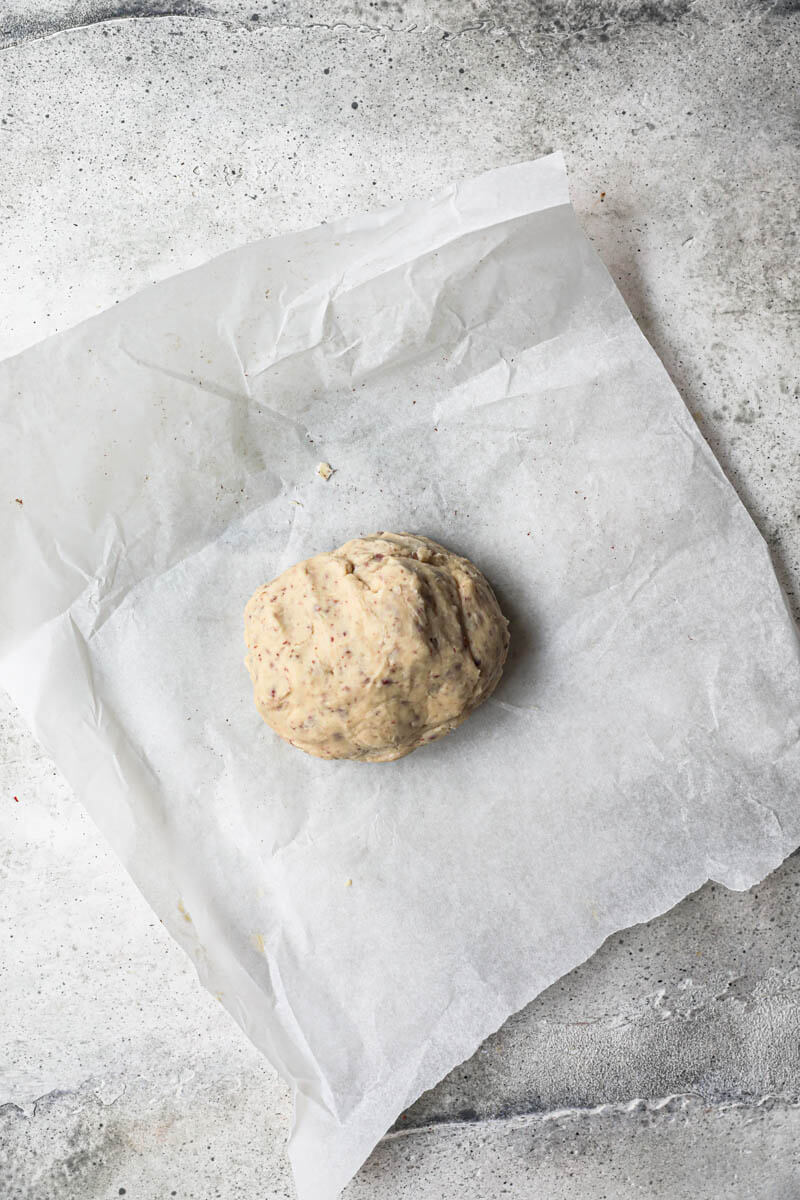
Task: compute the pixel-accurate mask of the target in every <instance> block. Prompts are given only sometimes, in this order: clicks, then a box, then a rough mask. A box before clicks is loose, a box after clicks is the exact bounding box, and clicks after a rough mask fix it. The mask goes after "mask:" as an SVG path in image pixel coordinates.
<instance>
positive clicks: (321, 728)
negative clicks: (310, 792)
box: [245, 533, 509, 762]
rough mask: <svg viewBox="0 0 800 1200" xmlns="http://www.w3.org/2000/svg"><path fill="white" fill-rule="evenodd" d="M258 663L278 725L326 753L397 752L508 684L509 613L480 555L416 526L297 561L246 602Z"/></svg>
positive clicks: (250, 660)
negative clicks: (503, 680) (461, 551)
mask: <svg viewBox="0 0 800 1200" xmlns="http://www.w3.org/2000/svg"><path fill="white" fill-rule="evenodd" d="M245 642H246V644H247V650H248V653H247V658H246V660H245V661H246V664H247V669H248V671H249V672H250V676H251V678H252V680H253V689H254V697H255V703H256V707H257V709H258V711H259V713H260V714H261V716H262V717H263V718H264V720H265V721H266V722H267V724H268V725H269V726H270V727H271V728H272V729H274V731H275V732H276V733H277V734H279V735H280V737H282V738H284V739H285V740H286V741H288V742H291V744H292V745H293V746H297V747H299V748H300V749H301V750H305V751H306V753H308V754H313V755H316V756H317V757H319V758H351V759H359V760H361V761H363V762H388V761H390V760H393V759H397V758H402V757H403V756H404V755H406V754H410V753H411V751H412V750H416V749H417V748H418V747H419V746H422V745H424V744H425V743H427V742H432V741H434V740H436V739H437V738H440V737H443V736H444V735H445V734H446V733H449V732H450V731H451V730H452V729H455V727H456V726H457V725H459V724H460V723H461V722H462V721H463V720H465V718H466V717H468V716H469V715H470V713H471V712H473V711H474V709H475V708H477V706H478V705H479V704H481V703H482V702H483V701H484V700H485V699H486V698H487V697H488V696H489V695H490V694H491V693H492V692H493V691H494V689H495V688H496V686H497V684H498V682H499V680H500V676H501V674H502V670H503V664H504V662H505V659H506V654H507V652H508V643H509V635H508V622H507V621H506V619H505V617H504V616H503V614H502V612H501V611H500V606H499V604H498V603H497V599H496V598H495V595H494V592H493V591H492V589H491V587H490V585H489V583H488V582H487V580H486V579H485V578H484V576H483V575H482V574H481V572H480V571H479V570H478V568H477V567H476V566H475V565H474V564H473V563H471V562H470V561H469V560H468V559H466V558H462V557H461V556H460V555H457V554H453V553H451V551H449V550H446V549H445V548H444V547H443V546H440V545H438V544H437V543H436V542H432V541H430V540H429V539H428V538H425V537H417V536H414V535H412V534H408V533H399V534H398V533H378V534H375V535H374V536H372V537H366V538H356V539H354V540H353V541H350V542H347V543H345V545H344V546H341V547H340V548H339V549H338V550H334V551H332V552H330V553H327V554H318V555H316V556H315V557H313V558H308V559H306V560H305V561H304V562H300V563H297V564H295V566H293V567H290V568H289V569H288V570H286V571H284V572H283V574H282V575H279V576H278V578H277V579H274V580H273V581H272V582H271V583H267V584H265V585H264V586H263V587H260V588H258V590H257V591H256V592H255V593H254V594H253V596H251V598H250V600H249V601H248V604H247V607H246V608H245Z"/></svg>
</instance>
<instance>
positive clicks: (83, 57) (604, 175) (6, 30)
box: [0, 0, 800, 1200]
mask: <svg viewBox="0 0 800 1200" xmlns="http://www.w3.org/2000/svg"><path fill="white" fill-rule="evenodd" d="M798 42H800V13H799V12H798V11H797V5H796V4H793V3H790V2H787V0H775V2H772V3H770V2H765V0H730V2H728V3H723V2H722V0H692V2H690V0H662V2H658V0H598V2H597V3H591V2H590V0H571V2H566V0H565V2H564V3H558V2H557V0H539V2H538V3H527V4H526V3H517V2H514V0H485V2H482V0H472V2H468V0H452V2H450V3H447V2H446V0H433V2H432V3H425V0H374V2H368V3H359V2H357V0H350V2H348V3H335V2H334V0H319V2H316V0H307V3H300V2H299V0H267V2H262V0H252V2H249V3H244V0H207V2H206V3H202V4H201V3H193V2H192V0H178V2H176V3H172V4H170V3H169V2H168V0H163V2H161V0H141V2H138V3H137V2H135V0H116V2H115V0H80V2H75V0H43V2H40V3H37V2H35V0H2V3H0V47H2V48H1V49H0V278H2V280H3V286H2V289H0V354H8V353H12V352H14V351H15V350H18V349H21V348H22V347H24V346H26V345H29V344H30V343H31V342H33V341H36V340H37V339H39V338H40V337H42V336H44V335H46V334H48V333H50V332H53V331H55V330H57V329H62V328H64V327H65V326H67V325H69V324H71V323H74V322H76V321H78V320H81V319H82V318H84V317H86V316H88V315H90V314H91V313H94V312H96V311H98V310H99V309H102V308H104V307H106V306H108V305H110V304H113V303H114V302H115V301H116V300H118V299H120V298H121V297H123V296H126V295H128V294H129V293H130V292H132V291H134V290H136V289H137V288H140V287H141V286H143V285H144V284H146V283H148V282H149V281H151V280H154V279H159V278H163V277H164V276H166V275H169V274H172V273H173V272H175V271H177V270H180V269H182V268H185V267H187V266H190V265H193V264H196V263H199V262H201V261H203V260H204V259H206V258H208V257H210V256H211V255H213V254H215V253H217V252H218V251H221V250H224V249H228V248H229V247H231V246H234V245H236V244H238V243H240V242H243V241H246V240H248V239H253V238H256V237H260V236H263V235H265V234H270V233H274V232H277V231H280V230H285V229H290V228H295V227H299V226H303V225H310V224H316V223H317V222H319V221H322V220H325V219H329V218H331V217H334V216H337V215H340V214H342V213H344V212H347V211H350V210H354V209H366V208H370V207H374V206H375V205H377V204H381V203H385V202H389V201H392V200H395V199H399V198H401V197H407V196H411V195H425V194H428V193H430V192H431V191H433V190H434V189H435V188H437V187H438V186H440V185H441V184H443V183H444V182H446V181H448V180H450V179H452V178H454V177H458V176H462V175H467V174H471V173H475V172H477V171H480V170H482V169H485V168H488V167H492V166H495V165H498V164H500V163H504V162H508V161H512V160H514V159H520V158H526V157H535V156H537V155H539V154H542V153H545V152H547V151H549V150H551V149H553V148H555V147H561V148H562V149H563V150H564V151H565V154H566V157H567V162H568V166H569V169H570V174H571V186H572V193H573V198H574V202H575V206H576V208H577V211H578V213H579V215H580V218H581V220H582V222H583V224H584V226H585V228H586V229H587V231H588V233H589V235H590V236H591V238H592V239H593V240H594V242H595V244H596V246H597V248H598V250H599V252H600V254H601V256H602V257H603V259H604V260H605V262H606V263H607V265H608V266H609V268H610V270H611V271H612V273H613V275H614V277H615V279H616V280H617V282H618V284H619V286H620V288H621V289H622V291H623V293H624V295H625V297H626V299H627V301H628V303H629V304H630V306H631V308H632V310H633V312H634V314H635V316H636V318H637V320H638V321H639V323H640V325H641V326H642V328H643V330H644V331H645V333H646V334H647V336H648V337H649V339H650V340H651V342H652V343H653V345H654V346H655V347H656V349H657V350H658V352H659V354H660V355H661V357H662V359H663V361H664V363H665V365H666V367H667V370H668V371H669V372H670V374H671V375H672V377H673V379H674V380H675V382H676V383H677V384H678V386H679V388H680V390H681V392H682V394H683V396H684V398H685V400H686V402H687V404H688V405H689V407H690V409H691V411H692V413H693V414H694V416H695V419H696V420H697V422H698V424H699V425H700V428H701V429H702V431H703V433H704V434H705V436H706V437H707V438H708V440H709V442H710V443H711V445H712V446H713V448H714V450H715V451H716V453H717V455H718V456H719V458H720V460H721V462H722V464H723V466H724V467H725V470H726V471H727V472H728V475H729V477H730V478H731V480H732V481H733V483H734V485H735V486H736V488H737V489H738V491H739V494H740V496H741V497H742V499H743V500H744V501H745V503H746V504H747V505H748V507H749V508H750V511H751V512H752V513H753V515H754V517H755V519H756V521H757V523H758V525H759V527H760V528H761V530H762V532H763V533H764V536H765V537H766V538H767V540H768V541H769V544H770V546H771V548H772V551H773V555H774V558H775V561H776V565H777V567H778V570H779V573H780V575H781V578H782V580H783V582H784V584H785V587H786V589H787V593H788V594H789V596H790V599H791V600H792V602H793V603H795V604H796V597H797V596H798V594H800V593H799V592H798V581H799V580H800V494H799V492H800V489H799V488H798V451H800V420H798V396H797V365H798V364H797V353H796V345H797V314H798V309H799V308H800V301H799V300H798V270H797V248H796V244H795V243H796V230H797V228H798V211H797V208H798V205H797V199H798V193H797V180H798V177H799V173H798V165H799V164H798V157H800V156H798V139H797V135H796V120H797V111H796V97H797V83H798V66H797V64H798ZM0 503H13V497H9V496H3V495H2V492H0ZM795 612H797V608H796V607H795ZM0 776H1V777H2V787H0V808H1V809H2V814H3V825H2V836H1V837H0V881H2V884H1V886H2V896H1V897H0V898H1V899H2V903H1V904H0V973H1V975H2V978H1V979H0V989H1V990H0V995H2V1003H3V1020H2V1025H1V1026H0V1028H1V1033H0V1038H1V1039H2V1043H3V1044H2V1050H0V1064H1V1065H0V1088H1V1092H0V1104H2V1102H3V1101H8V1103H6V1104H5V1106H4V1107H0V1196H1V1197H2V1198H3V1200H6V1198H7V1200H50V1198H54V1197H58V1198H61V1197H63V1198H64V1200H101V1198H102V1200H107V1198H111V1197H117V1196H119V1195H123V1194H124V1195H126V1196H128V1197H131V1198H132V1200H161V1197H169V1196H177V1197H194V1198H195V1200H212V1198H213V1197H221V1198H223V1200H240V1198H241V1200H245V1198H246V1200H252V1198H255V1197H258V1198H264V1200H272V1198H277V1197H283V1196H290V1195H292V1188H291V1181H290V1178H289V1174H288V1169H287V1164H286V1161H285V1158H284V1155H283V1142H284V1139H285V1135H286V1130H287V1122H288V1116H289V1111H290V1105H289V1098H288V1093H287V1091H286V1089H285V1088H284V1087H283V1085H282V1084H280V1083H279V1082H278V1081H277V1080H276V1079H275V1077H274V1075H273V1073H272V1071H271V1070H270V1069H269V1068H268V1067H267V1066H266V1065H265V1064H264V1062H263V1061H262V1060H261V1059H260V1058H259V1056H258V1055H257V1054H256V1052H255V1050H254V1049H252V1047H251V1046H250V1045H249V1043H247V1041H246V1040H245V1039H244V1037H243V1035H242V1034H241V1033H240V1032H239V1030H238V1029H237V1028H236V1027H235V1026H234V1024H233V1022H232V1021H231V1020H230V1018H229V1017H228V1015H227V1014H226V1013H225V1012H224V1011H223V1010H222V1009H221V1008H220V1007H219V1006H218V1005H217V1004H216V1003H215V1001H214V1000H213V999H212V998H211V997H210V996H209V995H207V994H206V993H205V992H203V991H202V990H201V989H200V987H199V985H198V984H197V982H196V980H195V977H194V973H193V970H192V968H191V966H190V965H189V962H188V960H186V959H185V958H184V956H183V955H182V953H181V952H180V951H179V950H178V948H177V947H176V946H175V945H174V944H173V943H172V942H171V941H170V939H169V938H168V937H167V936H166V934H165V932H164V930H163V928H162V926H161V925H160V923H159V922H158V920H157V919H156V918H155V917H154V916H153V914H152V912H151V911H150V910H149V909H148V908H147V906H146V905H145V903H144V901H143V900H142V899H141V897H140V896H139V894H138V893H137V892H136V890H135V889H134V887H133V885H132V884H131V882H130V880H129V879H128V878H127V877H126V875H125V874H124V872H123V870H122V868H121V867H120V866H119V865H118V863H117V862H116V860H115V859H114V857H113V856H112V854H111V853H110V851H109V850H108V849H107V848H106V846H105V845H104V844H103V843H102V841H101V840H100V838H99V836H98V834H97V832H96V831H95V829H94V828H93V826H92V825H91V824H90V823H89V821H88V819H87V818H86V817H85V816H84V814H83V812H82V811H81V809H80V807H79V806H78V804H77V802H76V801H75V799H74V798H73V796H72V795H71V794H70V792H69V790H68V788H67V787H66V785H65V784H64V783H63V781H62V780H61V779H60V777H59V775H58V773H57V771H56V770H55V769H54V767H53V765H52V764H51V763H50V762H49V761H48V760H47V759H45V758H43V757H42V756H41V754H40V752H39V750H38V748H37V746H36V744H35V743H34V741H33V740H32V738H31V737H30V735H29V734H28V733H27V732H26V730H25V729H24V727H23V726H22V724H21V722H20V721H19V719H18V717H17V716H16V714H15V712H14V710H13V706H11V705H10V704H9V703H6V704H5V705H4V706H3V707H2V712H1V714H0ZM798 887H800V857H798V856H797V855H795V856H794V857H793V858H791V859H789V860H788V861H787V862H786V863H785V864H784V866H783V867H782V868H781V869H780V870H778V871H777V872H776V873H775V874H774V875H773V876H771V877H770V879H768V880H767V881H766V882H765V883H764V884H762V885H761V886H759V887H756V888H754V889H753V890H752V891H751V892H749V893H743V894H734V893H729V892H726V891H725V890H724V889H722V888H720V887H715V886H711V885H709V886H707V887H705V888H703V889H702V890H701V891H700V892H699V893H697V894H696V895H694V896H692V897H690V898H689V899H688V900H686V901H684V902H683V903H682V904H681V905H679V906H678V907H677V908H676V909H675V910H673V911H672V912H671V913H669V914H667V915H666V916H664V917H662V918H660V919H659V920H656V921H654V922H652V923H651V924H649V925H647V926H642V927H639V928H636V929H633V930H630V931H628V932H626V933H622V934H619V935H617V936H615V937H613V938H611V939H610V940H609V941H608V942H607V943H606V945H605V946H604V947H603V948H602V949H601V950H600V951H599V952H598V953H597V954H596V955H595V956H594V958H593V959H591V960H590V961H589V962H588V963H586V964H584V965H583V966H582V967H580V968H579V969H578V970H576V971H574V972H573V973H572V974H571V975H570V976H568V977H567V978H566V979H564V980H562V981H561V982H560V983H559V984H557V985H556V986H554V987H553V988H551V989H550V990H549V991H548V992H547V993H545V994H544V995H542V996H540V997H539V998H538V999H537V1000H536V1001H535V1002H534V1003H533V1004H531V1005H530V1006H529V1007H528V1008H527V1009H526V1010H524V1011H523V1012H522V1013H520V1014H518V1015H517V1016H515V1017H513V1018H512V1019H511V1020H510V1021H509V1022H508V1023H507V1024H506V1026H505V1027H504V1028H503V1029H501V1030H500V1031H499V1032H498V1033H497V1034H496V1035H495V1036H494V1037H493V1038H491V1039H490V1040H489V1041H488V1042H487V1043H486V1044H485V1045H484V1046H483V1047H482V1048H481V1049H480V1050H479V1051H478V1053H477V1054H476V1055H475V1056H474V1057H473V1058H472V1059H471V1060H470V1061H469V1062H467V1063H465V1064H464V1065H463V1066H462V1067H459V1068H458V1069H457V1070H455V1071H454V1072H453V1073H452V1074H451V1075H450V1076H449V1077H448V1078H447V1079H446V1080H444V1081H443V1082H442V1083H441V1084H440V1085H439V1086H438V1087H437V1088H435V1089H434V1090H433V1091H432V1092H429V1093H428V1094H426V1095H425V1096H423V1097H422V1098H421V1099H420V1101H419V1102H418V1103H417V1104H415V1105H414V1107H413V1108H412V1109H410V1110H409V1111H408V1112H407V1113H406V1114H404V1116H403V1117H402V1118H401V1120H400V1121H398V1125H397V1127H396V1129H395V1130H394V1131H393V1132H392V1133H391V1134H390V1135H389V1136H388V1137H387V1138H386V1139H384V1141H383V1142H382V1143H381V1144H380V1146H379V1147H378V1148H377V1149H376V1151H375V1153H374V1154H373V1156H372V1158H371V1159H370V1160H369V1162H368V1164H367V1165H366V1166H365V1167H364V1169H363V1170H362V1172H361V1173H360V1174H359V1176H358V1177H357V1179H356V1180H355V1181H354V1183H353V1184H352V1185H351V1188H350V1189H349V1191H348V1193H347V1195H348V1196H349V1197H352V1198H353V1200H356V1198H357V1197H365V1198H366V1197H372V1198H375V1200H390V1198H391V1200H400V1198H401V1197H402V1198H404V1200H411V1198H412V1197H413V1198H414V1200H417V1198H420V1200H429V1198H430V1200H435V1198H438V1197H445V1196H448V1197H449V1196H450V1195H455V1196H458V1197H464V1198H467V1200H497V1198H499V1197H501V1196H514V1197H525V1198H527V1197H530V1198H531V1200H534V1198H535V1200H539V1198H545V1200H568V1198H569V1200H604V1198H606V1200H628V1198H629V1197H635V1196H646V1197H657V1198H659V1200H661V1198H663V1200H667V1198H668V1200H682V1198H683V1197H686V1198H687V1200H688V1198H689V1197H691V1198H692V1200H717V1198H719V1197H723V1196H724V1197H725V1198H726V1200H745V1198H747V1200H750V1198H751V1197H759V1198H760V1197H764V1198H767V1200H796V1198H797V1197H798V1196H800V1150H798V1138H800V1015H799V1013H800V1010H799V1009H798V998H799V997H800V934H798V922H797V917H798V914H799V913H800V896H799V894H798ZM123 1189H124V1191H123Z"/></svg>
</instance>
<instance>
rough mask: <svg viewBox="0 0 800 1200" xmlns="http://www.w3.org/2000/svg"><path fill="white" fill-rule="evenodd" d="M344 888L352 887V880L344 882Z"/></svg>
mask: <svg viewBox="0 0 800 1200" xmlns="http://www.w3.org/2000/svg"><path fill="white" fill-rule="evenodd" d="M344 886H345V887H352V886H353V881H352V879H348V880H347V881H346V883H345V885H344Z"/></svg>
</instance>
